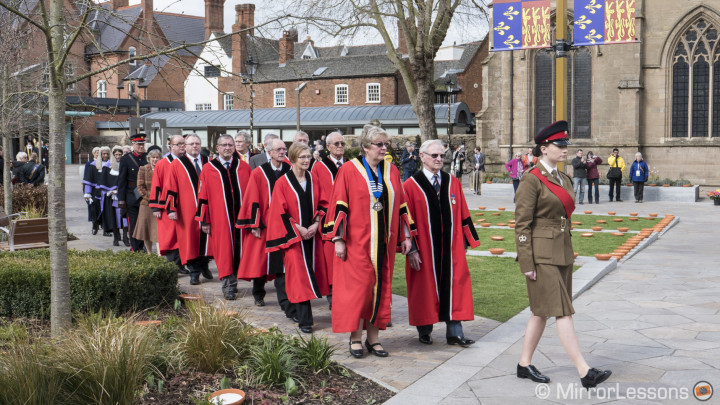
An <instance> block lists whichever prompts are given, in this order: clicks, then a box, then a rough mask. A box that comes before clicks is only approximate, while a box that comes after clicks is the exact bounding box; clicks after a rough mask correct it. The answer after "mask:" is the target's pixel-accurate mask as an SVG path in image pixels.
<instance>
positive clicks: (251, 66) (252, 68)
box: [245, 55, 258, 139]
mask: <svg viewBox="0 0 720 405" xmlns="http://www.w3.org/2000/svg"><path fill="white" fill-rule="evenodd" d="M245 67H246V68H247V75H248V78H249V79H250V136H251V137H252V138H253V139H254V138H255V133H254V132H253V126H254V122H253V118H254V117H253V113H254V109H255V92H253V76H255V73H256V72H257V67H258V62H257V61H256V60H254V59H253V57H252V55H250V56H248V60H246V61H245Z"/></svg>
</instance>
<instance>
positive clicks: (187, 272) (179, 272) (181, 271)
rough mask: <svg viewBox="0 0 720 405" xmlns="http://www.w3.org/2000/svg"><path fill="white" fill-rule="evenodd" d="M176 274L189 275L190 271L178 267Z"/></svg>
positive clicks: (183, 267)
mask: <svg viewBox="0 0 720 405" xmlns="http://www.w3.org/2000/svg"><path fill="white" fill-rule="evenodd" d="M178 274H190V270H188V269H187V267H185V266H180V267H178Z"/></svg>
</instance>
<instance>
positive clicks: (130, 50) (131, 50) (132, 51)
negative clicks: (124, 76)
mask: <svg viewBox="0 0 720 405" xmlns="http://www.w3.org/2000/svg"><path fill="white" fill-rule="evenodd" d="M135 55H137V50H136V49H135V47H134V46H131V47H130V48H128V58H134V57H135ZM129 64H130V66H137V61H136V60H131V61H130V63H129Z"/></svg>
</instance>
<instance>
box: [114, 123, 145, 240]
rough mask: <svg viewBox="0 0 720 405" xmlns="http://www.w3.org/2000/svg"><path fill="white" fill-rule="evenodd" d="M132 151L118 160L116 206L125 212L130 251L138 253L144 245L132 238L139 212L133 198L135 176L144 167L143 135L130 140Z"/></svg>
mask: <svg viewBox="0 0 720 405" xmlns="http://www.w3.org/2000/svg"><path fill="white" fill-rule="evenodd" d="M130 140H131V141H132V151H131V152H130V153H128V154H126V155H124V156H123V157H122V158H121V159H120V175H119V176H118V206H119V207H120V208H122V209H125V210H127V217H128V227H129V229H128V233H129V234H130V235H131V236H130V249H132V251H133V252H139V251H141V250H142V249H143V246H144V243H143V241H141V240H137V239H135V238H133V237H132V234H133V231H135V223H136V222H137V218H138V213H139V212H140V199H138V198H136V197H135V190H136V189H137V174H138V169H140V166H145V165H146V164H147V160H146V159H145V134H135V135H133V136H132V138H130Z"/></svg>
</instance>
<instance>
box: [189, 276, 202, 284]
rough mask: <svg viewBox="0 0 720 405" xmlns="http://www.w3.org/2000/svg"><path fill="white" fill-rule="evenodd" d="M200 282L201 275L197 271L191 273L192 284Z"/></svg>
mask: <svg viewBox="0 0 720 405" xmlns="http://www.w3.org/2000/svg"><path fill="white" fill-rule="evenodd" d="M198 284H200V275H199V274H197V273H195V274H190V285H198Z"/></svg>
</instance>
